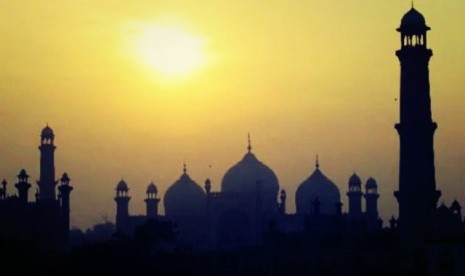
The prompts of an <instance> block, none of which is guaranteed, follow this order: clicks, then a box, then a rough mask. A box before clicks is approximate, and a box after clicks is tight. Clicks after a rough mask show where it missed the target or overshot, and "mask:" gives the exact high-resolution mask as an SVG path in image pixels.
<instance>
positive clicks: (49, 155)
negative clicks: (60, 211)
mask: <svg viewBox="0 0 465 276" xmlns="http://www.w3.org/2000/svg"><path fill="white" fill-rule="evenodd" d="M54 139H55V135H54V134H53V130H52V129H51V128H50V127H49V126H48V125H47V126H46V127H45V128H44V129H43V130H42V134H41V141H40V146H39V150H40V180H39V181H38V182H37V184H38V185H39V199H40V200H41V201H50V200H56V198H55V186H56V184H57V182H56V181H55V149H56V147H55V145H54V144H53V140H54Z"/></svg>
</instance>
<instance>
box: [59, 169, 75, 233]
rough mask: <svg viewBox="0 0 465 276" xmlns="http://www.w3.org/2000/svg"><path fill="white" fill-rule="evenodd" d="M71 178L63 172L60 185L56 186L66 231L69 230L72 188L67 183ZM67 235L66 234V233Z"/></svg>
mask: <svg viewBox="0 0 465 276" xmlns="http://www.w3.org/2000/svg"><path fill="white" fill-rule="evenodd" d="M70 181H71V179H69V177H68V174H67V173H64V174H63V176H62V177H61V179H60V185H59V186H58V191H59V193H60V197H59V198H60V206H61V211H62V214H63V219H64V224H63V226H64V230H65V232H66V233H68V232H69V213H70V200H69V199H70V197H69V195H70V193H71V191H72V190H73V187H72V186H71V185H69V182H70ZM66 236H68V235H66Z"/></svg>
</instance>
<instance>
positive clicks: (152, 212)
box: [145, 182, 160, 218]
mask: <svg viewBox="0 0 465 276" xmlns="http://www.w3.org/2000/svg"><path fill="white" fill-rule="evenodd" d="M157 194H158V190H157V186H155V184H154V183H153V182H152V183H150V184H149V186H148V187H147V198H146V199H145V204H146V211H147V218H155V217H156V216H157V215H158V202H160V199H159V198H157Z"/></svg>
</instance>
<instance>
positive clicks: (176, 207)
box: [163, 169, 206, 217]
mask: <svg viewBox="0 0 465 276" xmlns="http://www.w3.org/2000/svg"><path fill="white" fill-rule="evenodd" d="M163 204H164V205H165V214H166V215H167V216H169V217H180V216H181V217H182V216H191V215H204V214H205V211H206V209H205V207H206V195H205V192H204V191H203V189H202V188H201V187H200V186H199V185H198V184H197V183H195V181H193V180H192V179H191V178H190V177H189V175H188V174H187V172H186V170H185V169H184V173H183V174H182V175H181V177H180V178H179V179H178V180H177V181H176V182H174V183H173V185H171V186H170V187H169V188H168V190H167V191H166V193H165V196H164V198H163Z"/></svg>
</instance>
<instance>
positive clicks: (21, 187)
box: [15, 169, 31, 204]
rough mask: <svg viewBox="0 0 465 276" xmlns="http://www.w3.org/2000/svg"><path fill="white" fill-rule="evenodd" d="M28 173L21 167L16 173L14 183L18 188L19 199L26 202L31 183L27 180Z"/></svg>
mask: <svg viewBox="0 0 465 276" xmlns="http://www.w3.org/2000/svg"><path fill="white" fill-rule="evenodd" d="M28 179H29V175H28V174H27V173H26V170H25V169H22V170H21V171H20V172H19V174H18V183H16V184H15V187H16V189H18V195H19V201H20V202H21V203H24V204H26V203H27V202H28V192H29V188H31V184H30V183H29V182H28Z"/></svg>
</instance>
